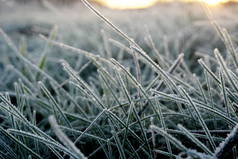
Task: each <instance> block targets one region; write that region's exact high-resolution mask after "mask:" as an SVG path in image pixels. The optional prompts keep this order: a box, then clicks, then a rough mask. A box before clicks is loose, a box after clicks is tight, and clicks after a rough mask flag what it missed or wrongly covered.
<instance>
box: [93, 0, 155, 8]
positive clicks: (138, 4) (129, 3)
mask: <svg viewBox="0 0 238 159" xmlns="http://www.w3.org/2000/svg"><path fill="white" fill-rule="evenodd" d="M95 1H96V2H99V3H100V4H102V5H104V6H107V7H109V8H113V9H140V8H148V7H151V6H153V5H154V4H156V3H157V2H158V1H159V0H95Z"/></svg>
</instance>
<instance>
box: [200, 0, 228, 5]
mask: <svg viewBox="0 0 238 159" xmlns="http://www.w3.org/2000/svg"><path fill="white" fill-rule="evenodd" d="M203 1H204V2H205V3H207V4H209V5H217V4H220V3H224V2H227V0H203Z"/></svg>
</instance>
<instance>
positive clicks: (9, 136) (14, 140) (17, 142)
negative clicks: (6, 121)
mask: <svg viewBox="0 0 238 159" xmlns="http://www.w3.org/2000/svg"><path fill="white" fill-rule="evenodd" d="M0 131H1V133H3V134H4V135H5V136H7V137H8V138H10V139H11V140H12V141H13V142H14V143H16V144H17V145H19V146H20V147H21V148H22V149H24V150H26V151H28V152H29V153H30V154H32V155H33V156H34V157H36V158H38V159H42V157H40V156H39V155H38V154H37V153H35V152H34V151H32V150H31V149H30V148H29V147H27V146H26V145H25V144H23V143H22V142H21V141H19V140H18V139H17V138H15V137H14V136H13V135H11V134H10V133H9V132H7V131H6V130H5V129H4V128H3V127H1V126H0Z"/></svg>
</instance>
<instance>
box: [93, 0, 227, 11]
mask: <svg viewBox="0 0 238 159" xmlns="http://www.w3.org/2000/svg"><path fill="white" fill-rule="evenodd" d="M92 1H94V2H97V3H99V4H101V5H103V6H106V7H109V8H112V9H142V8H148V7H151V6H153V5H155V4H156V3H158V2H173V0H92ZM181 1H184V2H192V1H202V2H205V3H207V4H208V5H211V6H215V5H218V4H220V3H224V2H228V1H230V0H181Z"/></svg>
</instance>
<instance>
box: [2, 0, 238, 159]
mask: <svg viewBox="0 0 238 159" xmlns="http://www.w3.org/2000/svg"><path fill="white" fill-rule="evenodd" d="M82 2H83V3H84V4H85V5H86V6H87V7H88V8H89V9H90V10H92V11H93V12H94V13H95V14H96V15H97V16H98V17H99V18H101V19H102V20H103V22H105V23H106V24H107V25H109V26H110V28H112V29H113V30H115V33H117V34H118V35H119V36H120V37H121V38H123V39H124V40H125V41H126V42H127V44H126V42H125V43H124V44H123V43H121V42H119V41H116V40H114V39H110V40H107V38H106V35H105V32H104V31H102V34H103V39H104V46H105V47H106V48H105V50H104V51H105V53H103V54H100V55H97V54H95V53H92V52H89V51H85V50H83V49H78V48H76V47H73V46H70V45H67V44H65V43H62V42H60V39H59V38H58V36H57V34H60V32H59V31H58V29H57V27H54V28H53V29H52V31H51V33H50V36H48V37H46V36H43V35H41V36H40V38H39V39H40V40H41V41H43V42H45V47H43V48H44V51H43V53H42V54H41V56H40V58H39V59H38V60H37V61H34V60H35V59H31V58H29V55H28V54H26V53H23V52H24V51H22V50H24V49H23V48H24V46H25V45H26V44H25V43H24V44H22V45H24V46H20V48H18V47H17V46H16V45H15V44H14V42H13V41H12V39H11V38H10V37H9V36H8V35H7V34H6V33H5V32H4V31H3V30H2V29H1V30H0V35H1V37H2V40H4V41H5V44H4V45H6V46H8V47H9V48H10V49H11V51H10V50H8V51H9V52H10V53H9V54H12V55H1V56H4V58H6V59H8V61H9V64H11V66H9V67H6V64H4V68H5V70H4V71H2V72H3V75H5V77H4V79H9V78H10V77H8V78H6V74H7V73H8V72H13V74H12V73H11V74H12V77H11V80H10V81H13V82H10V85H13V86H14V87H12V86H8V85H3V87H4V88H2V89H1V93H0V110H1V111H0V119H1V125H0V132H1V138H0V142H1V145H0V157H1V158H61V159H62V158H98V157H102V158H109V159H112V158H123V159H125V158H171V159H172V158H194V159H199V158H200V159H204V158H207V159H212V158H218V159H220V158H234V159H235V158H237V150H236V147H237V136H238V133H237V122H238V116H237V108H238V107H237V105H238V85H237V81H238V75H237V56H236V54H237V53H236V49H235V44H234V43H233V42H232V38H231V37H230V35H229V34H228V32H227V31H226V30H224V29H222V28H221V27H220V26H219V25H217V24H216V23H214V26H215V28H216V29H217V32H218V34H219V35H220V37H221V39H222V41H223V42H224V46H225V47H226V49H227V54H226V56H224V55H223V53H220V52H219V50H218V49H215V50H214V55H215V58H214V57H212V56H204V58H201V59H199V60H198V63H199V64H200V66H199V69H198V70H199V71H196V70H197V69H193V68H191V67H190V66H188V65H187V64H188V63H189V61H187V59H186V58H185V57H184V55H186V54H184V53H181V54H178V53H177V54H176V55H175V56H172V55H170V54H169V53H165V54H161V53H160V52H159V50H157V49H156V46H155V44H154V42H153V39H152V37H151V35H149V41H150V43H151V48H150V49H151V50H153V51H154V52H155V56H156V58H154V57H153V56H152V55H151V52H148V53H147V50H145V49H143V47H141V46H140V45H139V44H137V43H136V42H135V40H133V39H132V38H130V36H128V35H127V34H125V33H124V32H123V31H122V30H121V29H119V28H118V27H117V26H116V25H115V24H113V23H112V22H111V21H110V20H108V19H107V18H106V17H105V16H103V15H102V14H101V13H100V12H99V11H98V10H97V9H95V8H94V7H93V6H92V5H91V4H90V3H89V2H88V1H86V0H82ZM111 43H113V44H115V45H116V46H117V47H119V49H120V50H123V51H121V52H119V53H118V52H117V51H118V50H116V49H112V48H110V44H111ZM57 49H58V50H60V51H61V52H62V53H63V56H59V57H60V59H58V58H57V57H54V59H55V58H56V59H57V64H58V65H57V67H56V68H53V69H52V66H51V65H50V62H51V61H53V60H52V57H51V56H50V53H51V51H52V52H54V50H57ZM58 50H57V51H58ZM114 51H116V52H117V53H118V54H116V55H115V52H114ZM124 51H125V52H127V53H128V54H127V55H124V54H123V53H124ZM167 51H169V50H167ZM121 54H123V55H121ZM171 54H172V53H171ZM5 56H6V57H5ZM75 58H77V59H78V60H75ZM82 59H83V60H82ZM11 60H14V62H13V63H12V62H11ZM1 62H2V61H1ZM35 63H37V64H35ZM6 68H8V69H6ZM193 71H196V72H195V73H196V74H193V73H194V72H193ZM11 74H9V75H8V76H10V75H11ZM15 77H17V78H15ZM0 79H1V78H0ZM229 133H230V134H229ZM227 134H229V135H228V137H227ZM219 145H220V146H219ZM9 156H10V157H9Z"/></svg>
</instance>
